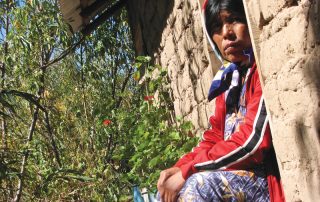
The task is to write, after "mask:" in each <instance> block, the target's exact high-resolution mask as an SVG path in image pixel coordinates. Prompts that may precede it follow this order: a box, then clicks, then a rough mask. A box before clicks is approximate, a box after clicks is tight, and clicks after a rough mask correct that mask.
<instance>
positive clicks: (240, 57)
mask: <svg viewBox="0 0 320 202" xmlns="http://www.w3.org/2000/svg"><path fill="white" fill-rule="evenodd" d="M220 17H221V23H219V24H217V25H216V26H215V27H214V30H213V36H212V39H213V41H214V42H215V43H216V45H217V46H218V48H219V50H220V52H221V54H222V56H223V57H224V58H225V59H226V60H228V61H230V62H240V63H243V62H246V61H247V60H248V56H246V55H244V52H243V51H244V50H248V49H250V48H251V40H250V36H249V31H248V26H247V25H246V23H245V22H246V21H245V17H244V16H240V15H237V14H232V13H230V12H228V11H226V10H222V11H221V12H220Z"/></svg>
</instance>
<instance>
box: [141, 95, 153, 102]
mask: <svg viewBox="0 0 320 202" xmlns="http://www.w3.org/2000/svg"><path fill="white" fill-rule="evenodd" d="M153 99H154V96H153V95H149V96H144V97H143V100H144V101H151V100H153Z"/></svg>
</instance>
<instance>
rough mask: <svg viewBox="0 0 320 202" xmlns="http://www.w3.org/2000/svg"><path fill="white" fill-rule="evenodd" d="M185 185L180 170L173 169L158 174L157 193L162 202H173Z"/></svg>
mask: <svg viewBox="0 0 320 202" xmlns="http://www.w3.org/2000/svg"><path fill="white" fill-rule="evenodd" d="M184 183H185V180H184V179H183V177H182V173H181V170H180V168H177V167H174V168H169V169H167V170H164V171H162V172H161V173H160V177H159V180H158V184H157V187H158V191H159V193H160V198H161V201H162V202H174V201H176V200H177V197H178V193H179V191H180V190H181V188H182V187H183V185H184Z"/></svg>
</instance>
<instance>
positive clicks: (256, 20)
mask: <svg viewBox="0 0 320 202" xmlns="http://www.w3.org/2000/svg"><path fill="white" fill-rule="evenodd" d="M200 1H201V2H202V1H203V0H200ZM244 1H246V2H247V4H248V13H249V14H250V16H252V27H253V28H255V30H254V35H253V38H254V39H255V42H256V43H255V45H256V51H257V54H256V55H257V57H258V58H259V63H260V66H261V77H262V78H263V79H262V82H263V83H264V95H265V100H266V104H267V107H268V111H269V114H270V119H271V129H272V132H273V139H274V145H275V150H276V153H277V158H278V162H279V166H280V172H281V176H282V180H283V185H284V188H285V194H286V199H287V201H318V200H319V198H320V162H319V160H320V146H319V145H320V117H319V116H320V113H319V112H320V110H319V107H320V100H319V97H320V91H319V88H320V79H319V77H320V62H319V58H320V36H319V35H320V32H319V31H320V30H319V29H320V25H319V18H320V16H319V11H320V8H319V0H313V1H308V0H300V1H297V0H268V1H266V0H244ZM128 10H129V18H130V23H131V27H132V28H133V29H132V32H133V36H134V40H135V45H136V46H135V48H136V52H137V54H138V55H150V56H153V57H154V59H155V62H156V63H158V64H160V65H162V66H164V67H167V68H168V72H169V79H170V81H171V89H172V94H173V98H174V106H175V112H176V115H181V116H183V117H185V118H186V119H189V120H192V121H193V123H194V125H195V127H196V128H199V129H200V130H198V131H197V134H198V135H200V134H201V131H202V130H203V129H204V128H206V127H207V120H208V117H209V115H210V114H211V113H212V109H213V106H214V103H208V102H207V99H206V96H207V91H208V89H209V86H210V83H211V80H212V77H213V75H214V72H215V71H216V69H213V68H212V67H218V66H219V64H218V62H217V61H216V60H215V58H214V57H212V55H211V50H209V49H208V47H207V45H206V40H204V35H203V31H202V26H201V19H200V12H199V6H198V3H197V1H195V0H187V1H186V0H175V1H172V0H135V1H129V5H128ZM209 58H210V60H209ZM209 61H212V62H209ZM210 63H212V65H210Z"/></svg>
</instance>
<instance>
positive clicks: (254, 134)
mask: <svg viewBox="0 0 320 202" xmlns="http://www.w3.org/2000/svg"><path fill="white" fill-rule="evenodd" d="M252 77H253V78H252V80H251V82H250V83H251V84H250V85H254V86H251V87H250V89H247V91H248V90H252V92H251V93H250V92H249V97H246V98H249V99H248V100H249V101H248V103H247V113H246V116H245V121H244V123H243V124H242V125H240V129H239V131H238V132H235V133H233V134H232V135H231V138H230V139H228V140H221V131H218V132H219V133H220V135H219V134H217V133H215V132H216V131H217V130H216V129H215V128H214V127H217V125H213V126H212V129H211V130H210V131H212V132H210V131H209V132H207V137H208V136H209V135H211V136H213V137H215V136H219V137H220V138H217V139H215V138H213V137H211V138H209V140H210V141H209V142H208V140H202V141H201V142H200V144H199V146H198V147H196V148H195V149H194V151H193V152H191V153H189V154H187V155H186V157H183V158H182V159H181V160H180V161H178V162H177V164H176V165H175V166H177V167H179V168H180V169H181V171H182V175H183V177H184V178H185V179H187V178H188V177H189V176H190V175H191V174H192V173H194V172H197V171H200V170H218V169H247V168H250V167H253V166H255V165H258V164H261V163H262V162H263V156H264V153H265V152H266V151H267V150H269V149H270V147H271V144H272V141H271V134H270V129H269V126H268V117H267V112H266V108H265V103H264V100H263V97H262V89H261V85H260V82H259V77H258V73H257V71H256V72H255V73H254V74H253V75H252ZM216 106H217V104H216ZM216 111H217V110H216ZM219 121H220V122H221V121H225V120H219ZM205 135H206V133H205Z"/></svg>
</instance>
